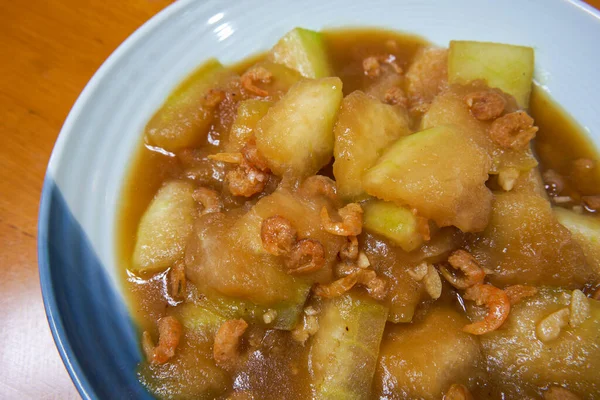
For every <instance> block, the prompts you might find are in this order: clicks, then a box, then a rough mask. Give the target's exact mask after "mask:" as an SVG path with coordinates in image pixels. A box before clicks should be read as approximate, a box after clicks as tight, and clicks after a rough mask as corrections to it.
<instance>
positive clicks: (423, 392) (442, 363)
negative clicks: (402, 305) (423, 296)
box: [373, 305, 481, 400]
mask: <svg viewBox="0 0 600 400" xmlns="http://www.w3.org/2000/svg"><path fill="white" fill-rule="evenodd" d="M468 323H469V320H468V319H467V318H466V316H464V315H463V314H461V313H459V312H458V311H456V310H455V309H453V308H452V307H451V306H449V305H434V306H432V307H431V308H430V309H429V310H428V311H427V313H426V314H425V315H420V316H419V317H417V316H415V320H414V321H413V322H412V323H411V324H396V325H389V327H388V329H387V330H386V333H385V335H384V338H383V340H382V343H381V349H380V354H379V363H378V365H377V372H376V374H375V378H374V382H373V383H374V384H373V387H374V393H373V394H374V397H376V398H393V399H428V400H434V399H441V398H442V397H443V394H444V393H445V392H446V391H447V390H448V388H449V387H450V385H452V384H454V383H458V384H463V385H468V383H469V379H470V378H472V377H473V376H475V375H477V373H478V372H480V371H481V370H480V367H479V366H478V364H479V362H480V360H481V353H480V350H479V342H478V338H476V337H474V336H473V335H469V334H468V333H465V332H463V331H462V328H463V326H465V325H466V324H468Z"/></svg>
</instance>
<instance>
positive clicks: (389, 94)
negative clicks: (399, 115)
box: [383, 86, 408, 108]
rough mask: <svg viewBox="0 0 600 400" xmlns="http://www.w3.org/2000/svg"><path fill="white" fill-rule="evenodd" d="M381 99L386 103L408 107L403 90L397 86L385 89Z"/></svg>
mask: <svg viewBox="0 0 600 400" xmlns="http://www.w3.org/2000/svg"><path fill="white" fill-rule="evenodd" d="M383 99H384V101H385V103H386V104H391V105H393V106H396V105H399V106H402V107H404V108H406V107H408V97H406V93H404V90H402V88H399V87H398V86H392V87H391V88H389V89H388V90H386V92H385V94H384V97H383Z"/></svg>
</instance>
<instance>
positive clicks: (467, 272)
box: [440, 250, 485, 289]
mask: <svg viewBox="0 0 600 400" xmlns="http://www.w3.org/2000/svg"><path fill="white" fill-rule="evenodd" d="M448 263H449V264H450V265H451V266H452V268H454V269H456V270H460V271H461V272H462V273H463V276H462V277H457V276H455V275H454V274H453V273H451V272H450V271H449V270H448V268H446V267H444V266H442V267H440V272H441V273H442V275H443V276H444V278H445V279H446V280H447V281H448V282H449V283H450V284H451V285H452V286H454V287H455V288H457V289H466V288H468V287H471V286H473V285H477V284H481V283H483V280H484V279H485V271H484V270H483V268H481V267H480V266H479V263H478V262H477V260H476V259H475V257H473V256H472V255H471V254H470V253H469V252H468V251H465V250H456V251H455V252H453V253H452V254H451V255H450V257H448Z"/></svg>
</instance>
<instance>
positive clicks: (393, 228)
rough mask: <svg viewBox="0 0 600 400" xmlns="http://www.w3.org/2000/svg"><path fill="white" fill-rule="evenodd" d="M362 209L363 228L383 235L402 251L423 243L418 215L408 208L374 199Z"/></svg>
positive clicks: (410, 249) (412, 248)
mask: <svg viewBox="0 0 600 400" xmlns="http://www.w3.org/2000/svg"><path fill="white" fill-rule="evenodd" d="M363 210H364V212H365V213H364V216H363V219H364V227H365V229H367V230H369V231H372V232H375V233H378V234H380V235H382V236H385V237H386V238H388V239H390V240H391V241H392V242H393V243H395V244H397V245H399V246H400V247H402V249H403V250H404V251H412V250H414V249H416V248H417V247H419V246H420V245H421V244H422V243H423V236H422V235H421V234H420V233H419V229H418V228H419V217H418V216H416V215H415V214H414V213H413V212H412V211H411V210H409V209H408V208H406V207H402V206H398V205H396V204H394V203H389V202H386V201H380V200H374V201H371V202H368V203H367V204H366V205H365V206H364V207H363Z"/></svg>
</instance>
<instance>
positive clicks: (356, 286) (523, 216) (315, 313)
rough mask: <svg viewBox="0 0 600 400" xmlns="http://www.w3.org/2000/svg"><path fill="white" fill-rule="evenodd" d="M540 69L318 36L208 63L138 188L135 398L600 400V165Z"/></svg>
mask: <svg viewBox="0 0 600 400" xmlns="http://www.w3.org/2000/svg"><path fill="white" fill-rule="evenodd" d="M533 68H534V51H533V49H531V48H528V47H523V46H515V45H508V44H499V43H482V42H474V41H452V42H450V45H449V48H448V49H446V48H438V47H434V46H431V45H430V44H428V43H427V42H425V41H424V40H422V39H420V38H417V37H413V36H408V35H403V34H398V33H393V32H386V31H377V30H345V31H335V32H323V33H319V32H314V31H310V30H306V29H301V28H297V29H294V30H292V31H291V32H289V33H288V34H286V35H285V36H284V37H283V38H281V40H279V41H278V42H277V44H276V45H275V46H274V47H273V48H272V49H271V50H270V51H269V52H268V53H266V54H265V55H261V56H258V57H255V58H252V59H250V60H247V61H244V62H242V63H241V64H239V65H237V66H233V67H224V66H223V65H221V64H220V63H219V62H217V61H215V60H211V61H208V62H207V63H206V64H204V65H203V66H201V67H200V68H199V69H198V70H197V71H196V72H195V73H194V74H193V75H192V76H190V77H189V78H188V79H187V80H186V81H185V82H183V83H182V84H181V85H180V86H179V87H178V88H177V89H176V90H175V92H174V93H173V94H172V95H171V96H170V97H169V98H168V99H167V100H166V101H165V103H164V105H163V106H162V107H161V108H160V109H159V110H158V111H157V112H156V113H155V115H154V116H153V117H152V118H151V119H150V121H149V122H148V125H147V127H146V130H145V135H144V143H143V146H141V149H140V152H139V154H138V156H137V160H136V162H135V165H134V167H133V169H132V171H131V174H130V176H129V178H128V180H127V184H126V187H125V193H124V201H123V205H122V209H121V223H120V229H121V231H120V235H119V242H120V247H121V254H122V260H123V271H124V273H125V282H126V283H125V284H126V290H127V292H128V294H129V295H130V304H131V309H132V313H133V315H134V316H135V318H136V321H137V322H138V324H139V327H140V331H141V332H142V333H141V335H140V343H141V347H142V350H143V354H144V360H143V361H142V362H141V364H140V366H139V373H138V376H139V379H140V381H141V382H142V383H143V384H144V385H145V386H146V387H147V388H148V389H149V390H150V391H151V392H152V393H153V394H155V395H156V396H157V397H160V398H232V399H233V398H235V399H238V398H244V399H245V398H249V399H250V398H255V399H263V398H276V399H281V398H286V399H304V398H328V399H329V398H340V399H341V398H344V399H346V398H356V399H363V398H364V399H366V398H384V399H400V398H407V399H412V398H425V399H441V398H446V399H468V398H498V399H500V398H545V399H559V398H560V399H564V398H594V397H596V396H598V395H600V375H599V374H598V373H597V370H598V368H599V367H600V339H599V337H598V332H599V329H600V303H599V302H598V299H599V298H600V292H599V290H598V287H599V284H600V242H599V241H598V238H599V237H600V220H598V218H597V216H596V213H597V211H598V210H599V209H600V196H598V188H599V187H600V186H599V182H600V174H599V173H598V167H597V161H596V158H597V157H596V153H595V152H594V150H593V149H592V147H591V146H590V145H589V144H588V142H587V141H586V140H585V138H584V137H583V136H581V133H580V131H579V129H578V128H577V126H576V125H575V124H574V123H572V122H571V121H570V119H569V118H568V117H567V116H565V115H564V113H563V112H562V111H561V110H560V109H559V108H558V107H557V106H555V105H553V104H552V103H551V102H550V101H549V100H548V99H547V98H546V97H545V95H544V94H543V93H542V92H540V90H539V89H538V88H536V87H534V86H533V85H532V77H533ZM567 396H571V397H567Z"/></svg>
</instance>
